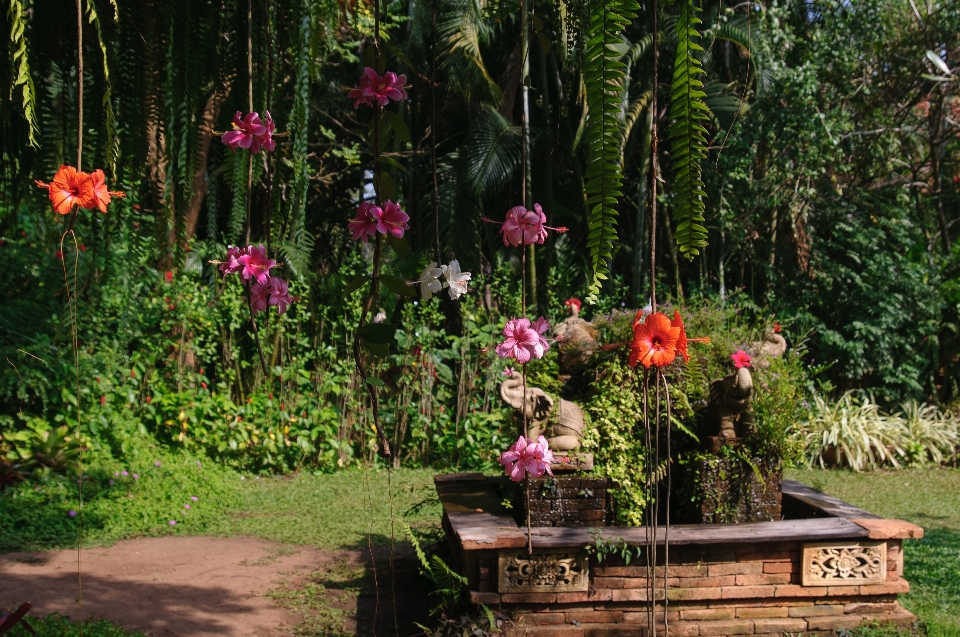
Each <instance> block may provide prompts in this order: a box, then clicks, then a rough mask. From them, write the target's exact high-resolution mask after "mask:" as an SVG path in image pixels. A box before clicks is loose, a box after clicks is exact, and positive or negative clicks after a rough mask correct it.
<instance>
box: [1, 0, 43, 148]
mask: <svg viewBox="0 0 960 637" xmlns="http://www.w3.org/2000/svg"><path fill="white" fill-rule="evenodd" d="M7 16H8V17H9V18H10V42H11V43H12V44H13V59H12V62H13V72H14V74H15V77H14V80H13V82H12V84H11V85H10V93H11V94H12V93H13V90H14V89H15V88H17V87H19V86H22V87H23V101H22V104H23V118H24V119H25V120H27V126H28V129H27V130H28V133H27V136H28V140H29V142H30V145H31V146H33V147H34V148H40V142H39V141H38V140H37V133H38V132H39V131H40V127H39V126H38V124H37V91H36V89H35V88H34V86H33V76H31V75H30V59H29V57H28V55H27V36H26V33H25V31H26V29H27V13H26V11H25V10H24V8H23V2H21V1H20V0H10V9H9V10H8V11H7Z"/></svg>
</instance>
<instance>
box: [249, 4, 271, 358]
mask: <svg viewBox="0 0 960 637" xmlns="http://www.w3.org/2000/svg"><path fill="white" fill-rule="evenodd" d="M247 112H248V113H252V112H253V0H247ZM252 188H253V152H252V151H251V150H250V149H247V236H246V244H245V245H250V223H251V219H250V199H251V196H250V190H251V189H252ZM252 316H253V315H252V314H251V317H252ZM253 329H254V331H256V329H257V328H256V325H254V328H253ZM262 356H263V355H262V354H261V357H262ZM263 373H264V375H266V373H267V371H266V368H264V371H263Z"/></svg>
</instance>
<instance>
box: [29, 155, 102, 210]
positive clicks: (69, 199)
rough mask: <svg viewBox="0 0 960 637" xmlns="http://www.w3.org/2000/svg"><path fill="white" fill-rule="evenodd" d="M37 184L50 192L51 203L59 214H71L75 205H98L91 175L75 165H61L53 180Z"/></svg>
mask: <svg viewBox="0 0 960 637" xmlns="http://www.w3.org/2000/svg"><path fill="white" fill-rule="evenodd" d="M37 185H38V186H40V187H41V188H46V189H47V190H48V191H49V192H50V203H51V204H53V209H54V210H55V211H56V212H57V214H61V215H66V214H70V212H71V211H72V210H73V208H74V206H80V207H81V208H92V207H94V206H95V205H97V195H96V193H95V192H94V190H93V180H92V179H91V178H90V175H88V174H87V173H82V172H79V171H78V170H77V169H76V168H74V167H73V166H60V170H58V171H57V174H56V175H54V177H53V181H52V182H50V183H49V184H45V183H43V182H42V181H38V182H37Z"/></svg>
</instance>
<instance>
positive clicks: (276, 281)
mask: <svg viewBox="0 0 960 637" xmlns="http://www.w3.org/2000/svg"><path fill="white" fill-rule="evenodd" d="M267 285H269V286H270V305H276V306H277V314H283V313H284V312H286V311H287V307H288V306H289V305H290V304H291V303H293V299H292V298H290V288H289V287H288V286H287V282H286V281H284V280H283V279H280V278H278V277H273V278H272V279H270V282H269V283H268V284H267Z"/></svg>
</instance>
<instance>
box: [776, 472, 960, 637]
mask: <svg viewBox="0 0 960 637" xmlns="http://www.w3.org/2000/svg"><path fill="white" fill-rule="evenodd" d="M786 477H788V478H792V479H795V480H800V481H801V482H804V483H806V484H808V485H810V486H812V487H814V488H816V489H819V490H821V491H823V492H825V493H829V494H830V495H833V496H836V497H838V498H840V499H841V500H844V501H846V502H849V503H851V504H854V505H856V506H858V507H861V508H863V509H866V510H868V511H871V512H873V513H876V514H877V515H881V516H883V517H887V518H898V519H902V520H907V521H910V522H913V523H914V524H918V525H920V526H922V527H923V528H924V530H925V534H924V538H923V539H922V540H907V541H905V542H904V560H905V562H904V564H905V565H904V568H905V573H904V575H905V577H906V578H907V580H908V581H909V582H910V593H908V594H907V595H903V596H902V597H901V603H902V604H903V605H904V606H906V607H907V608H908V609H910V610H911V611H913V612H914V613H916V614H917V615H918V616H919V617H920V619H921V621H922V622H923V624H924V625H925V627H926V630H927V634H928V635H930V637H957V636H960V470H957V469H951V468H928V469H904V470H902V471H876V472H868V473H853V472H852V471H837V470H833V471H820V470H816V469H813V470H794V471H788V472H787V476H786Z"/></svg>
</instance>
